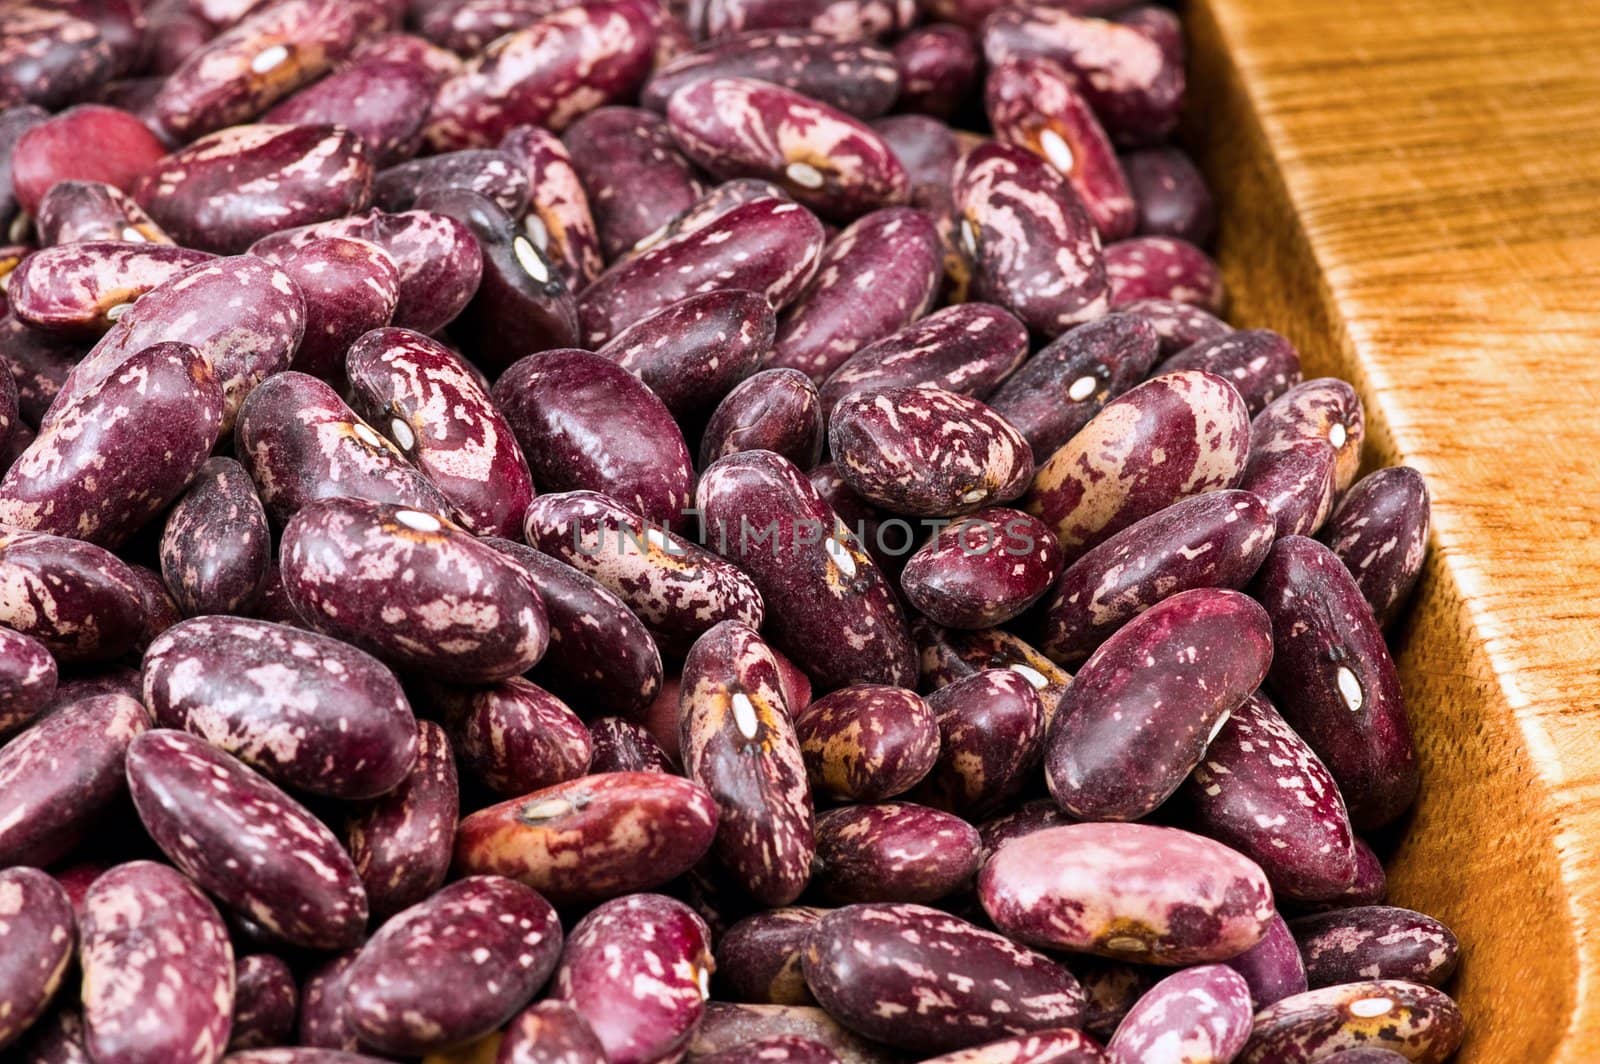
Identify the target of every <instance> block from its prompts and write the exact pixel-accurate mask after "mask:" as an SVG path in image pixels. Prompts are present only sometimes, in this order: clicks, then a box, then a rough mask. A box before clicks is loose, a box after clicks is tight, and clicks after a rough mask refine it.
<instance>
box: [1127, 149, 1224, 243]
mask: <svg viewBox="0 0 1600 1064" xmlns="http://www.w3.org/2000/svg"><path fill="white" fill-rule="evenodd" d="M1122 172H1123V173H1124V174H1125V175H1126V176H1127V179H1128V187H1129V189H1130V190H1131V191H1132V192H1133V199H1134V203H1135V205H1136V206H1137V209H1138V224H1137V225H1136V226H1135V231H1136V232H1138V233H1139V234H1141V235H1143V236H1172V237H1177V238H1178V239H1180V240H1187V241H1188V242H1189V243H1191V244H1194V245H1196V246H1200V247H1204V246H1205V245H1206V243H1207V242H1208V241H1210V239H1211V234H1212V232H1213V230H1214V229H1215V228H1216V223H1217V211H1216V203H1215V202H1214V201H1213V199H1212V196H1211V189H1210V188H1209V187H1208V186H1207V185H1206V179H1205V177H1204V175H1202V174H1201V173H1200V170H1199V168H1198V167H1196V166H1195V164H1194V162H1193V161H1192V160H1191V159H1190V158H1189V156H1188V155H1186V154H1184V151H1183V149H1182V148H1177V147H1171V146H1165V145H1164V146H1160V147H1150V148H1141V149H1139V150H1138V151H1131V152H1128V153H1127V154H1126V155H1124V156H1123V157H1122Z"/></svg>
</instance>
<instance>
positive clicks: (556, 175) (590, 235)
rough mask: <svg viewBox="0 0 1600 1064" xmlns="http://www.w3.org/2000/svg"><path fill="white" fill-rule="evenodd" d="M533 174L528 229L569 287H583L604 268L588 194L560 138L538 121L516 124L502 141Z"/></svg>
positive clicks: (530, 175)
mask: <svg viewBox="0 0 1600 1064" xmlns="http://www.w3.org/2000/svg"><path fill="white" fill-rule="evenodd" d="M500 151H501V152H503V153H504V154H506V155H508V156H510V157H511V158H512V159H513V160H514V161H515V162H516V163H517V165H518V166H519V167H521V169H522V170H523V172H524V173H525V174H526V175H527V178H528V213H527V214H526V215H524V216H523V219H522V226H523V231H524V232H525V233H526V234H527V236H528V239H530V240H532V241H533V243H534V245H535V246H536V247H537V248H538V249H539V250H540V251H542V252H544V253H545V255H546V256H547V257H548V258H549V259H550V260H551V262H552V263H554V265H555V267H556V270H557V271H558V272H559V273H560V274H561V279H562V281H563V282H564V283H565V284H566V286H567V289H568V291H571V292H574V293H576V292H581V291H582V290H583V289H584V288H586V287H587V286H588V284H589V282H590V281H593V280H594V279H595V278H596V277H598V276H600V272H601V271H602V270H604V269H605V260H604V259H603V258H601V255H600V236H599V233H598V232H596V230H595V222H594V216H593V215H592V214H591V213H590V211H589V195H588V193H587V192H585V191H584V187H583V182H582V180H581V179H580V178H579V177H578V171H577V169H576V167H574V166H573V163H572V156H571V155H570V154H569V153H568V152H567V149H566V147H565V145H563V144H562V143H561V139H560V138H559V137H557V136H556V135H555V134H554V133H551V132H550V131H549V130H547V129H542V128H540V127H539V126H517V127H516V128H515V129H512V130H511V131H510V132H508V133H507V134H506V135H505V137H503V138H502V139H501V141H500Z"/></svg>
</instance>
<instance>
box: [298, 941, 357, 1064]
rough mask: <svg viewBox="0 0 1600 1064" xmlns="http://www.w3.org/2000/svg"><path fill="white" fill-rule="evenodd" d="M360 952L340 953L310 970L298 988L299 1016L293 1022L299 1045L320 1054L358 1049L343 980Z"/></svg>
mask: <svg viewBox="0 0 1600 1064" xmlns="http://www.w3.org/2000/svg"><path fill="white" fill-rule="evenodd" d="M359 952H360V950H359V949H351V950H348V951H346V952H344V953H341V954H339V955H338V956H336V957H334V958H333V959H332V960H330V961H328V962H327V963H326V964H323V965H320V966H318V967H316V968H314V969H312V971H311V973H310V974H309V975H308V976H307V977H306V980H305V982H304V984H302V985H301V988H300V1015H299V1019H298V1021H297V1023H296V1034H297V1035H298V1041H299V1044H300V1045H302V1046H306V1047H308V1048H312V1049H317V1050H321V1051H323V1052H347V1053H354V1052H356V1051H357V1050H358V1049H359V1048H360V1047H361V1043H360V1040H359V1039H358V1038H357V1037H356V1032H355V1027H354V1026H352V1024H351V1023H350V1013H349V1009H348V1008H347V1007H346V1005H347V1002H346V1000H345V979H346V976H347V975H348V974H349V972H350V965H352V964H354V963H355V959H356V955H357V954H358V953H359Z"/></svg>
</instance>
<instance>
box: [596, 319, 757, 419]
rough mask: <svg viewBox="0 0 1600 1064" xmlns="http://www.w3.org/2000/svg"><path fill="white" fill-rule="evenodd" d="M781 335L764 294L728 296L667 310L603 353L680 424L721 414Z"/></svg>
mask: <svg viewBox="0 0 1600 1064" xmlns="http://www.w3.org/2000/svg"><path fill="white" fill-rule="evenodd" d="M777 331H778V320H777V317H776V316H775V315H774V314H773V313H772V307H771V306H770V305H769V304H768V303H767V301H766V299H765V298H764V297H763V296H762V295H760V294H759V293H756V292H745V291H739V290H737V289H723V290H719V291H714V292H706V293H704V294H703V295H696V296H689V297H687V298H685V299H680V300H678V301H677V302H676V303H671V304H669V305H667V306H665V307H662V308H661V309H660V310H658V311H656V312H655V313H654V314H651V315H649V316H648V317H645V318H641V319H640V320H639V321H636V322H634V323H633V324H632V325H630V326H628V327H627V328H626V329H623V330H622V331H621V332H619V333H617V335H615V336H613V337H612V338H611V339H610V340H609V341H608V342H607V343H606V345H605V346H604V347H601V348H600V349H599V353H600V354H602V355H605V356H606V357H608V358H612V359H615V360H616V362H617V364H618V365H620V366H621V367H622V368H623V369H625V370H627V371H628V372H629V373H632V374H633V375H635V376H636V377H638V378H639V379H640V380H642V381H644V383H645V384H646V385H647V386H648V387H649V389H650V390H651V391H652V392H655V393H656V395H657V397H659V398H660V400H661V401H662V403H664V404H665V405H666V407H667V409H668V410H670V411H671V412H672V415H673V416H674V417H676V418H679V419H680V420H688V419H693V418H695V417H697V416H701V415H704V414H705V413H707V412H708V411H710V410H712V409H713V408H715V407H716V405H717V404H718V403H719V402H721V401H722V399H723V397H724V396H726V395H727V394H728V393H729V392H730V391H732V390H733V388H734V387H735V386H736V385H737V384H738V383H739V382H740V381H742V380H744V379H745V378H746V377H748V376H749V375H750V374H751V373H753V372H755V370H756V367H757V366H759V365H760V364H761V360H762V359H763V358H764V357H765V356H766V354H767V353H768V352H769V351H771V350H772V343H773V340H774V339H775V338H776V336H777Z"/></svg>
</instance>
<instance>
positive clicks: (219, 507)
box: [161, 458, 272, 617]
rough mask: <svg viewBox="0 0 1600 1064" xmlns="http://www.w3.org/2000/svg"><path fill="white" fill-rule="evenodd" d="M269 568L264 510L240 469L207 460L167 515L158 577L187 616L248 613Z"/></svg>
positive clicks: (223, 461)
mask: <svg viewBox="0 0 1600 1064" xmlns="http://www.w3.org/2000/svg"><path fill="white" fill-rule="evenodd" d="M271 565H272V532H271V529H269V528H268V527H267V511H266V509H265V508H264V507H263V506H262V505H261V499H260V498H259V497H258V496H257V495H256V490H255V485H254V484H252V483H251V482H250V475H249V474H248V473H246V472H245V470H244V467H243V466H241V465H240V464H239V463H238V462H236V461H234V460H233V459H232V458H211V459H208V460H207V461H206V463H205V465H203V466H201V467H200V471H199V472H198V473H196V474H195V476H194V479H193V480H192V481H191V482H190V484H189V487H188V489H187V490H186V491H185V492H184V493H183V495H182V496H180V497H179V499H178V501H177V503H176V504H175V505H174V506H173V507H172V509H171V510H170V511H168V513H167V522H166V525H165V527H164V528H163V529H162V532H161V575H162V578H163V579H164V580H165V581H166V584H167V587H168V589H170V591H171V592H172V597H173V599H174V601H176V602H177V604H178V607H179V609H181V610H182V611H183V613H184V614H185V615H186V616H189V617H196V616H199V615H201V614H206V613H236V612H240V611H242V610H245V609H248V608H249V606H250V605H251V603H253V602H254V601H255V598H256V595H257V594H258V593H259V592H260V590H261V585H262V584H263V583H264V582H265V580H266V576H267V570H268V568H269V567H270V566H271Z"/></svg>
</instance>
